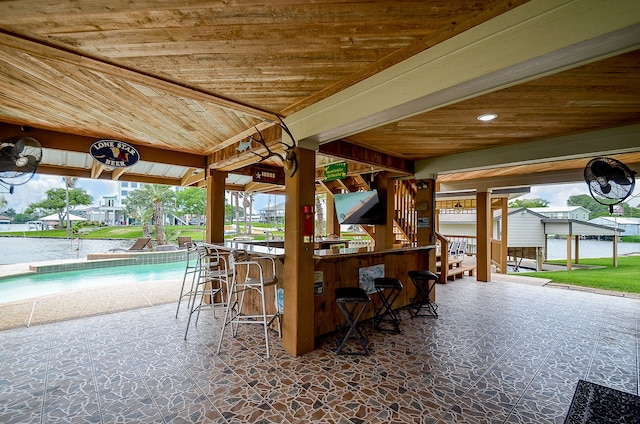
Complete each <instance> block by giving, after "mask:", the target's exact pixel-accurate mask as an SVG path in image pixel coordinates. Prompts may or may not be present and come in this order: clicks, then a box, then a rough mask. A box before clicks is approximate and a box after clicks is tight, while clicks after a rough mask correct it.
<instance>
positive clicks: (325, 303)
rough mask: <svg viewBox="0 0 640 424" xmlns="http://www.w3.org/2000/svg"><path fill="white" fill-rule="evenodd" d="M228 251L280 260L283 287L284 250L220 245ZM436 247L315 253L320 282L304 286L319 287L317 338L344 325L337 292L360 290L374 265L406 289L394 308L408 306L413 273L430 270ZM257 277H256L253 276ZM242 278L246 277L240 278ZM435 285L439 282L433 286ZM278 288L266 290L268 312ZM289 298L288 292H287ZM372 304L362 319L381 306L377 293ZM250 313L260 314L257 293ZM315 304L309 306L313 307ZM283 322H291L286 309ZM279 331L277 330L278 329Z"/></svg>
mask: <svg viewBox="0 0 640 424" xmlns="http://www.w3.org/2000/svg"><path fill="white" fill-rule="evenodd" d="M219 247H220V248H222V249H224V250H231V249H241V250H246V251H247V253H248V254H249V257H251V258H252V259H255V258H256V257H258V256H270V257H273V258H274V259H276V274H277V276H278V280H279V281H278V284H277V287H283V285H284V284H283V283H284V272H283V264H284V261H285V257H286V255H285V254H284V252H285V251H284V249H279V248H273V247H266V246H260V245H255V244H247V243H242V242H229V241H227V242H225V243H224V244H223V245H222V246H219ZM434 247H435V246H421V247H407V248H399V249H387V250H373V249H370V248H347V249H327V250H316V251H314V255H313V259H314V270H315V272H316V275H318V273H321V275H322V278H321V290H320V283H319V282H314V281H308V282H303V284H309V285H316V289H317V293H316V294H315V296H314V304H313V308H314V338H317V337H319V336H323V335H326V334H329V333H332V332H334V331H336V329H337V328H338V327H339V326H341V325H342V324H343V322H344V317H343V316H342V314H341V313H340V310H339V309H338V307H337V305H336V296H335V289H336V288H338V287H358V286H359V272H360V268H364V267H371V266H374V265H384V276H385V277H393V278H397V279H399V280H400V281H401V282H402V284H403V285H404V289H403V291H402V293H401V294H400V296H399V297H398V299H396V301H395V303H394V304H393V307H394V309H397V308H401V307H403V306H407V305H409V304H410V303H411V301H410V299H412V298H413V297H415V295H416V289H415V286H414V285H413V282H412V281H411V280H410V279H409V275H408V272H409V271H411V270H426V269H429V256H430V254H433V253H432V252H434V250H433V249H434ZM258 261H259V262H260V263H261V264H262V265H263V266H265V270H266V271H267V275H269V274H270V265H269V261H266V260H264V259H258ZM252 276H255V275H252ZM240 277H241V278H242V277H243V276H240ZM433 284H435V282H434V283H433ZM274 290H275V287H268V288H267V291H266V301H267V312H268V313H273V312H275V301H274V298H275V291H274ZM284 296H285V298H286V296H287V293H286V292H285V293H284ZM370 297H371V304H370V305H369V307H368V309H367V310H366V311H365V313H364V314H363V316H362V319H369V318H371V317H373V310H374V306H375V307H379V306H380V300H379V298H378V295H377V294H375V293H374V294H370ZM431 299H432V300H434V301H435V289H434V290H432V291H431ZM245 306H246V307H247V313H259V312H260V311H261V306H260V301H259V299H258V297H257V296H256V295H255V294H254V293H250V294H249V295H248V297H247V299H246V304H245ZM311 307H312V305H309V308H311ZM283 319H284V320H286V319H287V311H286V308H285V310H284V315H283ZM274 329H275V328H274Z"/></svg>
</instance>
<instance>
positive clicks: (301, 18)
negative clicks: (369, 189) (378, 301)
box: [0, 0, 640, 184]
mask: <svg viewBox="0 0 640 424" xmlns="http://www.w3.org/2000/svg"><path fill="white" fill-rule="evenodd" d="M587 1H588V0H587ZM526 3H527V1H526V0H492V1H489V0H487V1H478V0H457V1H445V0H439V1H434V0H428V1H425V0H407V1H397V0H396V1H349V0H333V1H331V0H319V1H310V0H309V1H304V0H297V1H296V0H294V1H291V0H273V1H269V2H266V3H265V2H260V3H258V2H254V1H250V0H244V1H243V0H238V1H230V2H211V1H190V2H157V1H150V0H141V1H135V2H130V1H125V0H115V1H110V2H106V3H105V2H103V1H100V0H87V1H62V0H50V1H47V2H42V1H40V0H17V1H3V2H0V136H2V139H4V138H7V137H9V136H11V135H15V134H19V133H20V131H21V130H20V129H21V128H23V127H25V126H27V127H31V128H34V129H36V131H39V135H40V138H39V140H40V141H41V142H42V144H43V145H44V146H45V148H46V149H47V150H50V151H51V152H52V154H50V155H49V156H48V157H50V158H52V159H51V163H47V164H44V163H43V166H42V169H41V172H50V173H68V174H71V175H76V176H91V171H92V170H91V164H90V163H91V162H90V161H89V162H86V161H85V164H83V165H75V166H71V165H69V164H64V163H61V162H60V160H59V159H58V158H59V156H56V155H55V154H54V153H55V151H72V152H77V153H82V152H83V151H86V150H83V149H86V145H87V143H88V142H89V141H90V140H95V139H98V138H110V139H118V140H123V141H127V142H130V143H132V144H134V145H135V146H137V147H141V148H146V149H147V152H150V153H149V155H150V156H148V157H152V158H153V160H152V162H154V163H162V162H166V163H169V164H174V165H176V166H180V167H182V168H179V169H178V173H179V175H174V174H172V173H168V172H166V171H163V172H164V175H162V173H161V172H160V171H158V170H157V168H154V167H153V166H148V167H146V168H144V169H145V171H144V173H142V171H140V173H136V171H135V170H128V171H127V172H128V175H127V174H125V175H123V174H122V173H115V174H114V173H113V172H112V170H106V171H105V172H104V173H98V172H96V170H95V169H94V170H93V175H94V177H96V176H97V177H101V178H114V179H115V178H121V179H126V180H132V181H134V180H139V181H156V182H166V183H170V184H196V183H197V182H198V181H199V180H200V181H201V180H202V176H203V175H204V174H205V173H204V172H202V170H204V169H205V168H207V167H210V168H218V169H222V170H225V171H228V172H234V171H235V170H237V169H239V168H245V172H246V167H247V166H248V165H251V164H252V163H255V162H256V161H257V159H258V158H257V156H256V155H254V154H253V153H252V152H251V149H249V150H248V151H244V152H241V151H239V149H238V143H239V142H241V141H243V140H246V139H247V137H249V136H250V135H252V134H254V133H255V129H254V128H258V129H260V130H261V132H262V133H263V134H265V135H266V139H267V142H268V143H269V144H270V145H273V146H274V148H276V147H275V145H276V144H277V143H278V142H279V140H280V138H281V132H280V130H279V128H278V127H277V126H274V124H273V122H275V121H277V120H278V117H282V118H284V119H285V122H286V118H287V116H290V115H291V114H294V113H300V112H304V111H306V110H308V109H309V108H311V107H313V106H314V105H316V104H318V102H319V101H322V100H324V99H327V98H329V97H331V96H334V95H336V94H339V93H341V92H343V91H344V90H345V89H348V88H350V87H354V85H356V84H357V83H360V82H362V81H365V80H366V79H367V78H370V77H372V76H375V75H376V74H378V73H379V72H381V71H384V70H387V69H390V68H392V67H393V66H394V65H397V64H400V63H402V62H403V61H406V60H408V59H410V58H412V57H414V56H415V55H416V54H418V53H420V52H423V51H426V50H429V49H431V48H433V47H434V46H438V45H439V44H441V43H443V42H444V41H446V40H449V39H451V38H452V37H456V36H460V35H461V34H464V33H465V32H466V31H469V30H471V29H473V28H475V27H477V26H479V25H481V24H483V23H486V22H489V21H491V20H492V19H495V18H496V17H499V16H501V15H503V14H505V13H508V12H513V11H517V9H518V7H521V6H522V5H525V4H526ZM639 68H640V50H634V49H631V51H628V52H624V53H623V54H616V55H614V56H613V57H606V58H602V59H599V60H597V61H594V62H592V63H588V64H585V65H583V66H579V67H575V68H572V69H567V70H565V71H563V72H559V73H554V74H551V75H540V76H539V77H537V78H534V79H531V80H530V81H527V82H524V83H522V84H518V85H515V86H511V87H507V88H504V89H501V90H498V91H493V92H487V93H485V94H483V95H481V96H477V97H474V98H469V99H465V98H460V99H458V100H457V101H456V102H454V103H452V104H450V105H446V106H444V107H440V108H437V109H435V110H429V111H425V112H423V113H418V114H415V115H413V116H409V117H405V118H403V119H401V120H397V121H394V122H391V123H387V122H384V123H382V122H381V124H380V125H378V126H377V127H375V128H373V129H369V130H366V131H363V132H360V133H356V134H351V135H349V136H346V137H342V138H340V139H338V140H335V141H331V142H330V143H326V144H325V145H321V146H320V147H319V156H318V164H320V165H323V164H325V163H328V162H331V161H334V160H339V158H340V157H341V158H345V159H348V160H350V161H353V162H354V163H356V165H355V166H361V167H368V168H369V169H370V170H378V169H388V170H393V171H396V172H399V173H400V174H403V175H408V174H411V172H412V169H413V164H414V162H416V161H420V160H425V159H429V158H437V157H443V156H447V155H452V154H459V153H465V152H473V151H481V150H483V149H487V148H491V147H499V146H506V145H517V144H518V143H524V142H531V141H533V140H538V139H545V138H549V137H558V136H565V135H570V134H576V133H582V132H588V131H593V130H601V129H606V128H613V127H620V126H625V125H633V124H638V123H640V69H639ZM451 71H452V72H454V71H455V69H452V70H451ZM486 111H491V112H495V113H497V114H498V115H499V119H498V120H496V121H494V122H491V123H481V124H480V123H478V121H477V120H476V116H477V115H478V114H480V113H483V112H486ZM64 134H69V135H70V137H71V139H72V140H76V141H71V142H69V141H67V142H62V141H61V140H62V139H63V138H64V137H62V136H61V135H64ZM638 144H640V143H638ZM253 148H256V147H255V145H254V146H253ZM278 148H279V149H280V150H281V149H282V147H278ZM174 152H180V154H182V155H191V156H188V157H186V156H185V157H182V159H180V160H179V161H176V159H175V157H176V156H175V154H174ZM634 158H635V157H634ZM143 159H144V157H143ZM634 160H635V159H634ZM276 163H277V162H276ZM357 163H359V165H357ZM562 163H563V162H557V163H556V164H555V169H559V168H561V167H563V166H564V165H562ZM532 166H535V165H532ZM568 166H571V167H575V166H576V165H575V164H573V165H568ZM140 169H142V167H140ZM238 172H240V173H242V171H238ZM485 172H486V171H485ZM531 172H532V171H531V168H529V169H527V173H531ZM96 174H97V175H96ZM466 175H471V174H466ZM485 176H486V174H485ZM469 178H471V177H469ZM473 178H479V176H478V175H475V174H474V175H473Z"/></svg>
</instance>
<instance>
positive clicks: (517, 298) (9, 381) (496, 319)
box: [0, 278, 640, 424]
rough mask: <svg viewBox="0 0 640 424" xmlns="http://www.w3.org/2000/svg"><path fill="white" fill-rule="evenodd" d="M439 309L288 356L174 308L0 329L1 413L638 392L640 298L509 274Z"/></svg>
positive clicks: (218, 419)
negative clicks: (587, 388)
mask: <svg viewBox="0 0 640 424" xmlns="http://www.w3.org/2000/svg"><path fill="white" fill-rule="evenodd" d="M437 289H438V304H439V305H440V308H439V310H438V312H439V313H440V318H438V319H432V318H414V319H412V318H410V317H409V315H408V313H407V312H406V311H403V312H402V317H403V322H402V328H403V334H401V335H394V334H390V333H377V332H374V331H372V330H371V329H369V331H368V333H369V336H370V339H371V350H372V352H371V355H370V356H368V357H343V356H340V357H337V356H336V355H335V353H334V352H333V351H332V349H334V348H335V340H334V339H333V338H327V339H326V340H324V341H321V342H320V344H319V346H318V349H317V350H316V351H314V352H313V353H310V354H308V355H305V356H303V357H300V358H293V357H290V356H289V355H287V353H286V352H284V351H283V350H282V347H281V344H280V342H279V340H277V337H275V336H274V335H273V334H272V336H274V337H273V338H272V340H274V343H273V348H272V358H271V360H268V361H267V360H265V359H264V344H263V342H262V339H261V337H260V331H259V328H257V327H253V328H252V326H244V327H243V328H241V329H240V335H239V337H238V338H237V339H225V343H224V345H223V352H222V353H221V354H220V355H218V354H216V353H215V349H216V346H217V340H218V334H219V331H220V328H219V322H220V321H221V319H222V318H221V317H222V314H216V315H217V317H218V318H217V319H216V318H213V314H211V313H210V312H205V313H203V315H202V316H201V321H200V324H199V325H198V328H197V329H196V330H191V331H190V333H189V339H188V340H187V341H186V342H185V341H184V340H183V334H184V328H185V325H186V316H185V315H184V314H182V313H181V315H180V316H179V318H178V319H175V318H174V315H175V304H170V305H164V306H156V307H151V308H144V309H137V310H132V311H128V312H121V313H114V314H110V315H103V316H96V317H91V318H84V319H78V320H73V321H66V322H59V323H53V324H46V325H39V326H34V327H31V328H24V329H16V330H8V331H3V332H0V348H1V351H0V422H2V423H53V422H55V423H58V422H69V423H85V422H87V423H210V422H212V423H307V422H308V423H310V422H313V423H325V422H326V423H378V422H380V423H474V424H477V423H535V424H543V423H562V422H563V420H564V416H565V414H566V413H567V410H568V408H569V405H570V403H571V399H572V396H573V392H574V390H575V387H576V384H577V382H578V379H580V378H582V379H584V380H588V381H591V382H594V383H598V384H602V385H605V386H609V387H613V388H616V389H619V390H623V391H626V392H629V393H633V394H638V385H639V382H638V380H639V378H640V374H639V371H638V363H639V362H640V353H639V351H640V300H638V299H629V298H621V297H616V296H606V295H598V294H593V293H584V292H580V291H572V290H563V289H559V288H549V287H538V286H533V285H524V284H519V283H508V282H499V283H495V282H494V283H477V282H475V281H474V280H473V279H469V278H465V279H463V280H457V281H455V282H452V283H450V284H448V285H446V286H438V288H437Z"/></svg>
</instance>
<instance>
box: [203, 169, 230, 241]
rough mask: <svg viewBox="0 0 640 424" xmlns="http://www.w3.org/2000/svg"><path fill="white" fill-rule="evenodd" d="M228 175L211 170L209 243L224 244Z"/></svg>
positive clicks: (208, 215)
mask: <svg viewBox="0 0 640 424" xmlns="http://www.w3.org/2000/svg"><path fill="white" fill-rule="evenodd" d="M226 178H227V173H226V172H223V171H217V170H215V169H212V170H210V172H209V175H207V178H206V184H207V213H206V215H207V222H206V230H205V240H206V242H207V243H223V242H224V188H225V179H226Z"/></svg>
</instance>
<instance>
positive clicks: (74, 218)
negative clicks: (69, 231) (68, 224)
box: [40, 213, 87, 222]
mask: <svg viewBox="0 0 640 424" xmlns="http://www.w3.org/2000/svg"><path fill="white" fill-rule="evenodd" d="M59 220H60V217H59V216H58V214H57V213H52V214H51V215H47V216H45V217H44V218H40V221H56V222H58V221H59ZM62 220H63V221H66V220H67V214H66V213H65V214H63V215H62ZM69 220H70V221H86V220H87V218H83V217H81V216H78V215H74V214H72V213H70V214H69Z"/></svg>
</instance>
